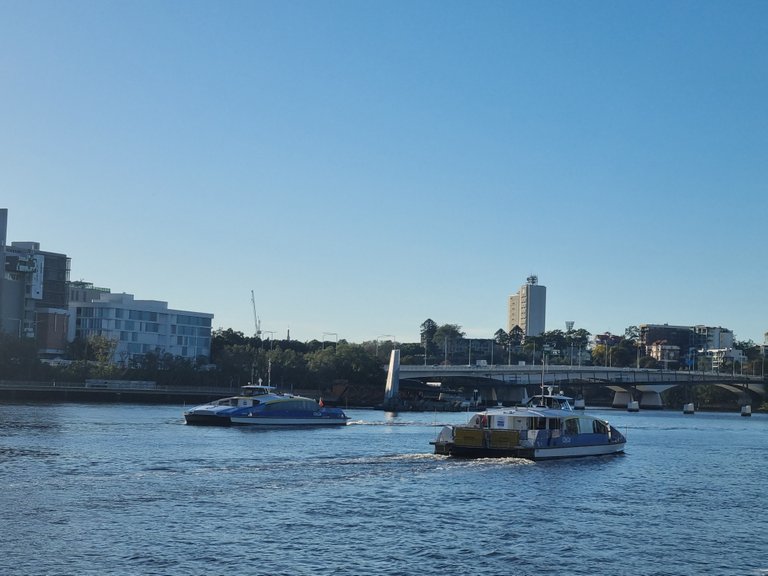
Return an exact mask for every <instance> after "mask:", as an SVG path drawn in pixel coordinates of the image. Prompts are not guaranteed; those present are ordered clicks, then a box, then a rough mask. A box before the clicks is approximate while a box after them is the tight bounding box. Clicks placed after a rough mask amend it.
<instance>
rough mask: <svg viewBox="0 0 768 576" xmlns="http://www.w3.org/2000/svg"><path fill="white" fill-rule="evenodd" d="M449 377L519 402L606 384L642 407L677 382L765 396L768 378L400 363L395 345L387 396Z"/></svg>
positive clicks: (619, 399)
mask: <svg viewBox="0 0 768 576" xmlns="http://www.w3.org/2000/svg"><path fill="white" fill-rule="evenodd" d="M447 378H470V379H472V382H473V386H474V387H475V388H476V389H478V390H479V391H481V393H483V396H484V397H485V398H489V399H491V400H492V401H497V402H520V401H522V400H523V398H524V397H525V396H526V394H527V390H528V389H529V388H531V387H540V386H545V387H546V386H553V387H560V386H569V387H581V388H582V389H583V388H586V387H594V386H604V387H607V388H609V389H611V390H613V392H614V393H615V394H614V398H613V406H614V407H622V408H623V407H626V406H627V405H628V403H629V402H630V401H632V400H637V401H639V405H640V407H641V408H661V407H662V401H661V393H662V392H664V391H665V390H669V389H670V388H674V387H675V386H693V385H698V384H712V385H715V386H719V387H721V388H725V389H727V390H730V391H731V392H734V393H735V394H739V395H748V392H752V393H755V394H760V395H762V396H765V394H766V387H765V380H764V379H763V378H762V377H759V376H744V375H740V374H723V373H718V372H702V371H693V370H691V371H688V370H663V369H647V368H609V367H603V366H561V365H477V366H472V365H459V366H443V365H439V366H422V365H401V364H400V351H399V350H393V351H392V354H391V356H390V361H389V369H388V371H387V386H386V391H385V399H386V400H388V401H392V400H393V399H396V398H397V397H398V394H399V388H400V383H401V382H408V381H412V382H413V381H418V382H421V383H424V382H434V381H437V382H442V381H443V380H444V379H447Z"/></svg>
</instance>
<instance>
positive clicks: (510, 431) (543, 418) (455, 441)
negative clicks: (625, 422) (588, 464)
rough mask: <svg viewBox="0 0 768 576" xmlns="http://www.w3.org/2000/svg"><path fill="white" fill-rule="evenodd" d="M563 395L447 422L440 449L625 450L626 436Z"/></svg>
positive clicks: (469, 452)
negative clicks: (461, 423) (459, 423)
mask: <svg viewBox="0 0 768 576" xmlns="http://www.w3.org/2000/svg"><path fill="white" fill-rule="evenodd" d="M570 400H571V399H570V398H569V397H567V396H563V395H561V394H551V393H550V394H541V395H538V396H534V397H533V398H531V400H530V401H529V402H528V404H527V405H526V406H523V407H516V408H494V409H490V410H486V411H485V412H478V413H476V414H474V415H473V416H472V417H471V418H470V419H469V422H468V423H467V424H466V425H464V426H445V427H443V429H442V430H441V431H440V433H439V434H438V436H437V439H436V440H435V441H433V442H431V444H433V445H434V446H435V454H443V455H446V456H455V457H463V458H494V457H497V458H498V457H516V458H527V459H529V460H549V459H554V458H573V457H579V456H602V455H606V454H618V453H621V452H623V451H624V445H625V444H626V439H625V438H624V436H623V435H622V434H621V433H620V432H619V431H618V430H616V428H614V427H613V426H611V425H610V424H609V423H608V422H607V421H605V420H601V419H600V418H597V417H595V416H590V415H588V414H584V413H583V412H580V411H579V412H576V411H574V410H573V408H572V407H571V403H570Z"/></svg>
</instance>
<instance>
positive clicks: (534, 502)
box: [0, 404, 768, 576]
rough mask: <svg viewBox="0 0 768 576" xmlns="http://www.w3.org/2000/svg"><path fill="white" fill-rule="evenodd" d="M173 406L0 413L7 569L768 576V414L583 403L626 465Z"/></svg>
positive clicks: (368, 416)
mask: <svg viewBox="0 0 768 576" xmlns="http://www.w3.org/2000/svg"><path fill="white" fill-rule="evenodd" d="M182 410H183V408H182V407H181V406H155V405H147V406H143V405H142V406H138V405H122V404H114V405H85V404H55V405H32V404H13V405H7V404H6V405H0V488H1V490H0V551H2V568H0V573H2V574H4V575H14V576H15V575H35V574H46V575H75V574H99V575H104V574H120V575H128V574H142V575H143V574H157V575H185V576H189V575H197V574H200V575H202V574H208V575H215V574H265V575H266V574H269V575H282V574H284V575H304V574H307V575H309V574H313V575H316V574H319V575H325V574H329V575H330V574H383V575H389V574H391V575H396V574H397V575H400V574H419V575H448V574H469V575H472V576H485V575H494V576H495V575H502V574H509V575H527V574H530V575H537V576H541V575H547V574H558V575H560V574H576V575H578V574H585V575H594V574H606V575H617V574H628V575H643V576H647V575H653V574H659V575H661V574H664V575H678V574H681V575H682V574H697V575H698V574H728V575H730V574H755V575H759V574H768V513H766V504H765V503H766V499H767V498H768V467H766V464H768V442H766V440H767V439H768V417H766V416H765V415H762V414H756V415H754V416H753V417H752V418H742V417H740V416H739V415H738V414H707V413H698V414H695V415H693V416H684V415H682V414H681V413H676V412H640V413H638V414H629V413H626V412H623V411H611V410H604V411H598V410H590V413H599V414H602V415H604V416H605V417H606V418H608V419H610V420H611V422H612V423H613V424H614V425H615V426H616V427H617V428H619V429H620V430H621V431H622V432H624V433H626V435H627V436H628V441H629V444H628V447H627V453H626V454H625V455H623V456H612V457H601V458H589V459H579V460H568V461H565V460H563V461H557V462H544V463H532V462H527V461H524V460H517V459H502V460H474V461H456V460H451V459H448V458H445V457H442V456H435V455H433V454H432V453H431V448H432V447H431V446H430V445H429V441H430V440H432V439H433V438H434V437H435V435H436V434H437V431H438V430H439V426H440V425H442V424H446V423H458V422H463V421H464V420H465V419H466V416H467V415H466V414H414V413H406V414H400V415H398V416H394V415H390V414H386V413H384V412H379V411H373V410H349V411H348V413H349V415H350V416H352V418H353V423H352V424H351V425H349V426H347V427H345V428H332V429H294V430H277V429H276V430H256V429H247V428H221V429H219V428H205V427H202V428H201V427H193V426H186V425H185V424H184V422H183V418H182Z"/></svg>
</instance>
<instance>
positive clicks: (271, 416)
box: [184, 384, 349, 426]
mask: <svg viewBox="0 0 768 576" xmlns="http://www.w3.org/2000/svg"><path fill="white" fill-rule="evenodd" d="M184 419H185V420H186V422H187V424H196V425H202V426H239V425H247V426H343V425H345V424H346V423H347V420H349V417H348V416H347V415H346V414H345V413H344V411H343V410H341V408H330V407H325V406H323V405H322V401H321V402H320V403H318V402H316V401H315V400H313V399H312V398H306V397H304V396H295V395H293V394H285V393H282V392H277V391H276V390H275V388H274V387H273V386H262V385H251V384H249V385H247V386H243V387H242V392H241V394H240V395H239V396H231V397H229V398H222V399H220V400H216V401H214V402H211V403H209V404H202V405H200V406H195V407H194V408H190V409H189V410H187V411H185V412H184Z"/></svg>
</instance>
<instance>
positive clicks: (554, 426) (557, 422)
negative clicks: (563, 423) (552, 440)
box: [549, 418, 560, 430]
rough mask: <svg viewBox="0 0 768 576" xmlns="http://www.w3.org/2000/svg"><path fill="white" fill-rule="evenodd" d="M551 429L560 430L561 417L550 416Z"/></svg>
mask: <svg viewBox="0 0 768 576" xmlns="http://www.w3.org/2000/svg"><path fill="white" fill-rule="evenodd" d="M549 429H550V430H560V419H559V418H550V419H549Z"/></svg>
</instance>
